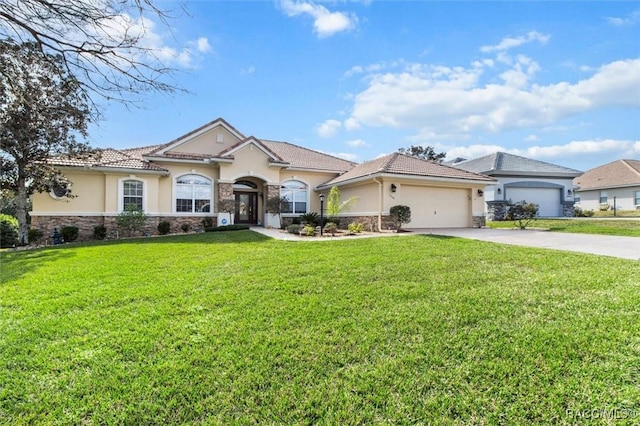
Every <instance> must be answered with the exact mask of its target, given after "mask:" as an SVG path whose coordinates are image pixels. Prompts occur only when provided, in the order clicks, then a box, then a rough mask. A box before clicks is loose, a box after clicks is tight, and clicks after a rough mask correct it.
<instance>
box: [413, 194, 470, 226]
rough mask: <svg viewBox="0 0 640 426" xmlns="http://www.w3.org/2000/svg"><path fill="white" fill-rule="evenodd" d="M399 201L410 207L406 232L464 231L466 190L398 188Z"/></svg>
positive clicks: (467, 202)
mask: <svg viewBox="0 0 640 426" xmlns="http://www.w3.org/2000/svg"><path fill="white" fill-rule="evenodd" d="M402 192H403V194H402V199H403V200H407V202H406V203H405V204H406V205H408V206H409V207H411V222H410V223H408V224H407V225H405V226H406V227H407V228H468V227H470V226H471V197H470V193H469V190H468V189H456V188H435V187H426V186H412V185H403V186H402Z"/></svg>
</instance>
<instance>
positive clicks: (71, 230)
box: [60, 226, 79, 243]
mask: <svg viewBox="0 0 640 426" xmlns="http://www.w3.org/2000/svg"><path fill="white" fill-rule="evenodd" d="M78 232H79V231H78V227H77V226H63V227H62V229H60V233H61V234H62V238H64V242H65V243H70V242H73V241H75V240H77V239H78Z"/></svg>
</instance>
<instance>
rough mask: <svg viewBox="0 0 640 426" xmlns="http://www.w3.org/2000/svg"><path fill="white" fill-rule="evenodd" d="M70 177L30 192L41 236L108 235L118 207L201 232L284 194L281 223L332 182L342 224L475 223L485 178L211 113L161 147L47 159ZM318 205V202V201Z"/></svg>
mask: <svg viewBox="0 0 640 426" xmlns="http://www.w3.org/2000/svg"><path fill="white" fill-rule="evenodd" d="M51 162H53V163H55V164H57V165H58V166H59V167H60V168H61V170H62V171H63V172H64V174H65V175H66V176H67V177H68V178H69V180H70V181H71V182H72V188H71V189H72V193H73V195H74V196H75V197H73V198H69V197H67V196H66V194H65V191H64V190H59V189H54V190H52V191H51V192H50V193H40V194H36V195H34V197H33V211H32V212H31V217H32V227H34V228H38V229H40V230H42V231H43V232H45V235H49V234H50V233H51V232H52V231H53V229H54V228H60V227H62V226H69V225H73V226H77V227H79V229H80V237H81V238H84V239H88V238H90V237H91V235H92V233H93V227H94V226H98V225H103V226H105V227H106V228H107V230H108V232H109V234H110V235H113V234H114V233H115V230H116V225H115V219H116V217H117V215H118V214H119V213H121V212H122V211H123V209H124V208H125V206H127V205H129V204H136V205H138V206H139V207H140V208H142V209H143V210H144V211H145V213H146V214H147V215H148V217H149V220H148V224H147V227H146V229H145V231H146V232H149V233H152V234H153V233H157V225H158V223H160V222H161V221H168V222H170V223H171V227H172V230H173V231H178V230H179V229H180V227H181V225H182V224H184V223H189V224H190V225H191V227H192V229H195V228H202V226H203V225H202V221H203V219H204V218H211V219H213V223H214V224H215V223H217V222H219V221H218V220H217V219H219V218H220V217H223V216H224V215H223V214H219V212H220V210H221V209H219V207H220V206H222V205H225V204H226V205H227V206H228V205H231V206H235V208H234V209H233V216H231V217H230V219H231V221H232V222H234V223H247V224H255V225H264V224H265V220H266V218H267V217H268V216H267V215H266V211H265V208H266V204H267V200H269V199H272V198H274V197H283V198H286V199H287V201H288V202H287V203H286V204H285V206H284V210H283V211H282V213H281V219H282V224H283V225H286V224H288V223H291V221H292V220H293V218H295V217H298V216H300V215H302V214H304V213H307V212H320V199H319V195H320V194H321V193H323V194H327V193H328V191H329V189H330V188H331V187H332V186H337V187H338V188H339V189H340V191H341V196H342V199H348V198H350V197H356V198H357V202H356V204H355V205H354V206H353V207H352V208H351V209H350V210H349V211H348V212H346V213H344V214H343V215H342V216H344V217H345V220H344V221H341V222H345V223H343V225H344V224H346V223H348V222H361V223H363V224H364V225H365V226H367V227H369V228H371V229H372V230H374V231H379V230H384V229H388V228H390V227H391V226H392V225H391V222H390V220H389V218H388V216H389V210H390V208H391V207H393V206H395V205H400V204H401V205H408V206H409V207H411V212H412V221H411V223H410V224H409V226H410V227H471V226H481V225H483V224H484V198H483V193H484V190H485V186H486V185H488V184H493V183H494V180H493V179H492V178H490V177H487V176H483V175H480V174H476V173H472V172H467V171H464V170H461V169H457V168H454V167H448V166H445V165H441V164H437V163H434V162H430V161H423V160H420V159H417V158H413V157H409V156H406V155H402V154H399V153H394V154H390V155H387V156H384V157H381V158H378V159H375V160H372V161H368V162H365V163H362V164H356V163H353V162H351V161H347V160H344V159H341V158H337V157H334V156H331V155H327V154H323V153H321V152H318V151H313V150H310V149H307V148H304V147H301V146H297V145H293V144H290V143H287V142H276V141H269V140H261V139H257V138H255V137H253V136H248V137H247V136H245V135H243V134H242V133H240V132H239V131H238V130H237V129H235V128H234V127H233V126H231V125H230V124H229V123H227V122H226V121H225V120H224V119H222V118H218V119H216V120H213V121H211V122H210V123H207V124H205V125H203V126H201V127H199V128H197V129H195V130H193V131H191V132H189V133H187V134H185V135H183V136H180V137H179V138H177V139H175V140H172V141H170V142H168V143H166V144H163V145H155V146H148V147H143V148H133V149H121V150H115V149H104V150H101V151H100V152H99V153H98V155H96V156H95V157H94V158H93V159H91V160H86V161H85V160H76V159H68V158H53V159H52V160H51ZM325 207H326V206H325Z"/></svg>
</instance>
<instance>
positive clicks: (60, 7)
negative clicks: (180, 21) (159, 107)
mask: <svg viewBox="0 0 640 426" xmlns="http://www.w3.org/2000/svg"><path fill="white" fill-rule="evenodd" d="M168 18H169V16H168V14H167V12H166V11H163V10H161V9H159V8H158V7H156V6H155V5H154V4H153V3H152V0H2V1H0V37H2V38H3V39H4V40H5V41H6V40H15V42H16V43H17V44H21V43H24V42H34V43H35V45H36V46H37V47H38V49H40V50H41V51H42V52H43V53H47V54H49V55H54V56H55V55H60V56H61V58H62V63H63V67H64V69H65V72H66V73H68V74H70V75H73V76H75V78H76V79H77V80H78V81H79V82H80V84H81V85H82V88H83V90H85V91H86V92H87V94H88V95H89V97H90V98H91V99H94V101H95V95H99V97H101V98H103V99H107V100H117V101H120V102H124V103H127V104H130V103H135V102H137V101H138V100H139V99H140V96H139V95H141V94H142V93H145V92H149V91H160V92H170V93H171V92H175V91H176V90H179V89H178V88H177V87H175V85H173V84H170V83H168V82H167V78H166V77H168V76H169V75H170V74H171V72H172V71H174V70H173V69H171V68H168V67H167V66H165V65H164V64H163V61H162V60H161V58H160V56H159V54H158V52H157V51H156V50H155V49H154V46H151V45H149V43H147V42H145V35H147V34H148V32H149V30H151V29H152V28H153V25H155V23H156V22H161V23H163V24H164V25H165V26H168V25H167V19H168Z"/></svg>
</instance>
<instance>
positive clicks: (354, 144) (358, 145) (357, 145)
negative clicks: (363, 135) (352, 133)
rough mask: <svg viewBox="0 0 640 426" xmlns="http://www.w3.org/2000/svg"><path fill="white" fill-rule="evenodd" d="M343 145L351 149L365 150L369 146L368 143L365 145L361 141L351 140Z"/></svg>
mask: <svg viewBox="0 0 640 426" xmlns="http://www.w3.org/2000/svg"><path fill="white" fill-rule="evenodd" d="M345 144H346V145H348V146H350V147H353V148H366V147H368V146H370V145H369V144H368V143H366V142H365V141H363V140H362V139H353V140H350V141H346V142H345Z"/></svg>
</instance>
